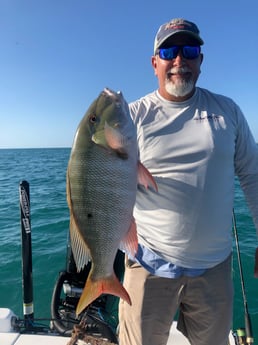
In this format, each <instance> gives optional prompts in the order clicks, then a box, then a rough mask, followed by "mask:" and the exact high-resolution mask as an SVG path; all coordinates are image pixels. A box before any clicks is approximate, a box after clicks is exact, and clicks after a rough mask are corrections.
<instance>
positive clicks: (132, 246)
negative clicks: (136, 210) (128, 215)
mask: <svg viewBox="0 0 258 345" xmlns="http://www.w3.org/2000/svg"><path fill="white" fill-rule="evenodd" d="M119 248H120V249H121V250H122V251H125V252H126V253H128V254H129V255H130V256H131V257H135V255H136V253H137V250H138V238H137V230H136V223H135V220H134V218H132V222H131V225H130V228H129V230H128V231H127V233H126V235H125V237H124V238H123V240H122V241H121V243H120V246H119Z"/></svg>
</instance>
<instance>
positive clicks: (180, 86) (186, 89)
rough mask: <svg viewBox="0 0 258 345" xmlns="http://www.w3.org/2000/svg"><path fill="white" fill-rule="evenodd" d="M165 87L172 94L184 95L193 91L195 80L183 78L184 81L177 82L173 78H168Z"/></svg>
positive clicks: (176, 95)
mask: <svg viewBox="0 0 258 345" xmlns="http://www.w3.org/2000/svg"><path fill="white" fill-rule="evenodd" d="M165 88H166V91H167V93H169V94H170V95H171V96H175V97H184V96H186V95H188V94H189V93H191V92H192V91H193V88H194V82H193V80H189V81H185V80H182V82H180V83H176V84H175V83H174V82H172V81H171V80H166V85H165Z"/></svg>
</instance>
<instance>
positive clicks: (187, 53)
mask: <svg viewBox="0 0 258 345" xmlns="http://www.w3.org/2000/svg"><path fill="white" fill-rule="evenodd" d="M200 52H201V48H200V47H199V46H183V47H182V53H183V57H184V58H185V59H189V60H193V59H196V58H197V57H198V56H199V55H200Z"/></svg>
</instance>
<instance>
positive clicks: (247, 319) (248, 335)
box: [232, 209, 254, 344]
mask: <svg viewBox="0 0 258 345" xmlns="http://www.w3.org/2000/svg"><path fill="white" fill-rule="evenodd" d="M232 218H233V229H234V235H235V241H236V252H237V259H238V267H239V275H240V281H241V288H242V296H243V302H244V312H245V338H246V342H245V343H242V344H253V342H254V338H253V332H252V324H251V318H250V314H249V311H248V305H247V298H246V293H245V283H244V276H243V269H242V262H241V255H240V249H239V241H238V231H237V226H236V217H235V212H234V209H233V217H232ZM240 333H241V334H240ZM238 335H241V336H244V334H243V333H242V330H239V332H238Z"/></svg>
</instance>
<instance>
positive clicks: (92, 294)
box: [76, 274, 132, 316]
mask: <svg viewBox="0 0 258 345" xmlns="http://www.w3.org/2000/svg"><path fill="white" fill-rule="evenodd" d="M101 294H110V295H115V296H117V297H120V298H122V299H123V300H125V301H126V302H127V303H128V304H130V305H131V304H132V302H131V299H130V296H129V295H128V293H127V291H126V290H125V288H124V287H123V285H122V284H121V283H120V281H119V280H118V279H117V277H116V276H115V274H113V275H112V276H110V277H107V278H103V279H101V280H95V281H94V280H92V279H91V277H90V276H89V277H88V279H87V282H86V284H85V287H84V289H83V292H82V294H81V297H80V300H79V302H78V305H77V307H76V315H77V316H78V315H79V314H80V313H81V312H82V311H83V310H84V309H85V308H86V307H87V306H88V305H89V304H91V303H92V302H93V301H94V300H95V299H96V298H98V297H99V296H100V295H101Z"/></svg>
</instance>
